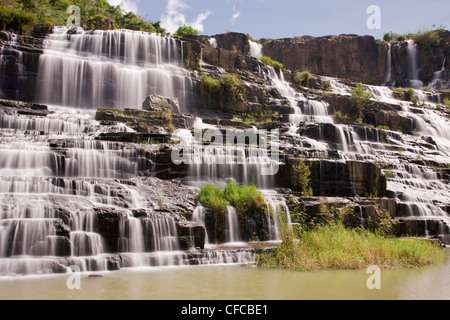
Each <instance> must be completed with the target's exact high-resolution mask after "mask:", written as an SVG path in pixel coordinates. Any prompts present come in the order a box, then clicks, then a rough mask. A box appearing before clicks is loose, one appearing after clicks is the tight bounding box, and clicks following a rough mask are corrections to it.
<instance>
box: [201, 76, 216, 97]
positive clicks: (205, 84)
mask: <svg viewBox="0 0 450 320" xmlns="http://www.w3.org/2000/svg"><path fill="white" fill-rule="evenodd" d="M220 87H221V83H220V80H219V79H216V78H213V77H210V76H208V75H207V74H203V75H202V77H201V79H200V85H199V90H200V93H202V94H204V93H206V92H210V93H218V92H219V91H220Z"/></svg>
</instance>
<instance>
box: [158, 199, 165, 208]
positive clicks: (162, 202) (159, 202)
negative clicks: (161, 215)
mask: <svg viewBox="0 0 450 320" xmlns="http://www.w3.org/2000/svg"><path fill="white" fill-rule="evenodd" d="M158 206H159V210H161V211H162V210H163V209H164V198H163V197H158Z"/></svg>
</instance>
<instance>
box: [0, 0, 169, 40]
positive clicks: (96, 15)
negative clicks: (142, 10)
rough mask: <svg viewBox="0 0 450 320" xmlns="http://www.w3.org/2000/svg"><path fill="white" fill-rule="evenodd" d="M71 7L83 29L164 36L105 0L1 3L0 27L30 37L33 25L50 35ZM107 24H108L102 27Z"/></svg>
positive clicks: (13, 0) (157, 26)
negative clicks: (145, 32) (40, 27)
mask: <svg viewBox="0 0 450 320" xmlns="http://www.w3.org/2000/svg"><path fill="white" fill-rule="evenodd" d="M71 5H76V6H78V7H80V12H81V23H82V27H83V28H85V29H104V28H107V27H108V26H109V25H112V23H114V26H115V28H116V29H130V30H138V31H147V32H158V33H166V31H165V30H164V29H163V28H161V26H160V23H159V22H156V23H152V22H149V21H146V20H145V19H143V18H141V17H138V16H136V14H134V13H132V12H129V13H126V14H125V13H123V12H122V9H121V7H120V6H111V5H110V4H109V3H108V2H107V1H106V0H96V1H92V0H9V1H6V0H1V1H0V27H1V28H2V29H3V30H10V29H12V30H14V31H15V32H16V33H18V34H22V35H31V33H32V31H33V28H34V26H35V25H36V24H40V25H42V26H44V29H45V30H46V31H47V32H50V31H51V30H52V28H53V27H54V26H56V25H66V23H67V19H68V18H69V16H70V14H69V13H67V8H68V7H69V6H71ZM106 22H109V23H106Z"/></svg>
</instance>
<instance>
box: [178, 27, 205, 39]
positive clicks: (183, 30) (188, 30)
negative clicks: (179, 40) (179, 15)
mask: <svg viewBox="0 0 450 320" xmlns="http://www.w3.org/2000/svg"><path fill="white" fill-rule="evenodd" d="M199 34H200V33H199V31H198V30H197V29H194V28H193V27H191V26H186V25H183V26H182V27H179V28H178V29H177V31H175V33H174V34H173V35H174V37H184V36H187V35H193V36H198V35H199Z"/></svg>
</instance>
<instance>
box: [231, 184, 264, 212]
mask: <svg viewBox="0 0 450 320" xmlns="http://www.w3.org/2000/svg"><path fill="white" fill-rule="evenodd" d="M223 193H224V196H225V199H226V200H227V201H228V202H229V203H230V204H231V205H232V206H233V207H235V208H236V211H237V212H238V214H239V215H242V216H244V217H247V216H248V215H250V214H252V213H259V214H261V213H264V212H265V210H266V201H265V200H264V197H263V196H262V194H261V192H259V190H258V189H257V188H256V186H255V185H249V186H246V185H243V186H237V185H236V184H235V182H234V181H231V182H229V183H228V185H227V186H226V187H225V189H224V190H223Z"/></svg>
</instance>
